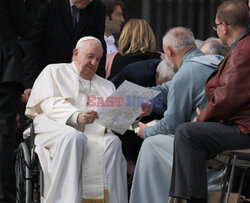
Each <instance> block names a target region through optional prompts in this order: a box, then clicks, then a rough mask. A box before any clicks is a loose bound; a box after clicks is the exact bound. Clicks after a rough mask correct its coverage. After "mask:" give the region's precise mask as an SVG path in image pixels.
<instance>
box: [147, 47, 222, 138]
mask: <svg viewBox="0 0 250 203" xmlns="http://www.w3.org/2000/svg"><path fill="white" fill-rule="evenodd" d="M222 60H223V57H222V56H218V55H204V54H203V53H202V52H200V51H199V50H197V49H191V50H189V51H188V52H187V53H186V54H185V56H184V57H183V59H182V62H181V65H180V68H179V71H178V72H177V73H176V74H175V76H174V77H173V79H172V81H170V82H167V83H164V84H163V85H159V86H156V87H153V89H155V90H159V91H161V95H160V96H161V97H160V98H162V99H159V97H158V100H157V103H156V104H155V106H154V109H153V110H154V111H157V112H160V111H161V112H164V118H162V119H161V120H160V121H159V122H158V123H157V124H156V125H154V126H152V127H146V128H145V129H144V131H143V136H144V137H145V138H147V137H150V136H154V135H157V134H174V133H175V129H176V127H177V126H178V125H179V124H181V123H184V122H188V121H191V120H193V119H194V118H195V117H196V116H197V113H196V108H197V107H199V108H200V109H202V108H204V106H205V105H206V104H207V100H206V97H205V85H206V81H207V79H208V77H209V76H210V75H211V73H212V72H214V71H215V70H216V69H217V67H218V65H219V64H220V62H221V61H222Z"/></svg>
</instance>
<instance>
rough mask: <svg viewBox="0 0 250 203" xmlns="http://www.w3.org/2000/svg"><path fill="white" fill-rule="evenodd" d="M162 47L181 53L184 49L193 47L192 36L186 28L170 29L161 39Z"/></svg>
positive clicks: (193, 40)
mask: <svg viewBox="0 0 250 203" xmlns="http://www.w3.org/2000/svg"><path fill="white" fill-rule="evenodd" d="M163 45H164V46H165V47H166V46H167V45H168V46H170V47H172V48H173V49H174V50H175V51H181V50H183V49H185V48H186V47H189V46H193V45H195V39H194V34H193V33H192V31H191V30H190V29H188V28H184V27H175V28H171V29H170V30H168V31H167V33H166V34H165V36H164V37H163Z"/></svg>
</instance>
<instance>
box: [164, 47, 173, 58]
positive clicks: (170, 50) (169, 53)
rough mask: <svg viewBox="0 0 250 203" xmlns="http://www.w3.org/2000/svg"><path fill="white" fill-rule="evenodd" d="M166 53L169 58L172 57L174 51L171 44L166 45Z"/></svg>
mask: <svg viewBox="0 0 250 203" xmlns="http://www.w3.org/2000/svg"><path fill="white" fill-rule="evenodd" d="M166 54H167V55H168V57H169V58H173V57H174V55H175V53H174V50H173V49H172V47H171V46H167V51H166Z"/></svg>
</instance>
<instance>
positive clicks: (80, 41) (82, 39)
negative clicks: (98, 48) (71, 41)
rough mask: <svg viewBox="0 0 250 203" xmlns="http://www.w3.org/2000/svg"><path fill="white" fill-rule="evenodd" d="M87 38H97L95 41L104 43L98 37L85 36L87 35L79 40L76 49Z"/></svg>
mask: <svg viewBox="0 0 250 203" xmlns="http://www.w3.org/2000/svg"><path fill="white" fill-rule="evenodd" d="M87 40H95V41H97V42H99V43H100V44H101V45H102V43H101V41H100V40H99V39H97V38H96V37H93V36H85V37H82V38H81V39H79V40H78V42H77V43H76V49H78V48H80V47H81V45H82V43H83V42H85V41H87Z"/></svg>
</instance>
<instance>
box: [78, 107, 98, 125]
mask: <svg viewBox="0 0 250 203" xmlns="http://www.w3.org/2000/svg"><path fill="white" fill-rule="evenodd" d="M98 118H99V117H98V115H97V112H96V111H93V110H88V111H83V112H81V113H80V114H79V115H78V117H77V123H79V124H83V125H87V124H92V123H94V122H95V119H98Z"/></svg>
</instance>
